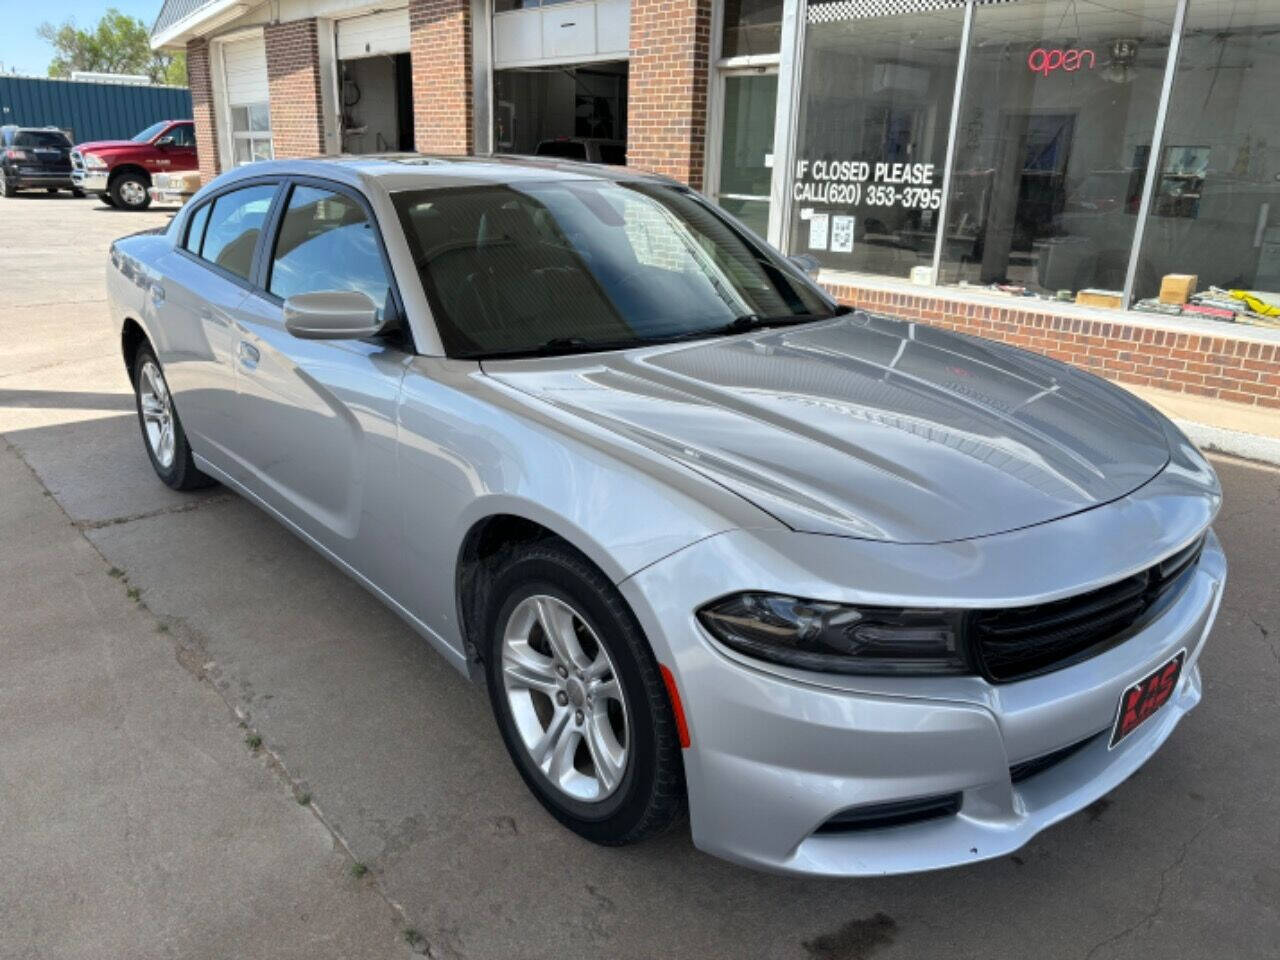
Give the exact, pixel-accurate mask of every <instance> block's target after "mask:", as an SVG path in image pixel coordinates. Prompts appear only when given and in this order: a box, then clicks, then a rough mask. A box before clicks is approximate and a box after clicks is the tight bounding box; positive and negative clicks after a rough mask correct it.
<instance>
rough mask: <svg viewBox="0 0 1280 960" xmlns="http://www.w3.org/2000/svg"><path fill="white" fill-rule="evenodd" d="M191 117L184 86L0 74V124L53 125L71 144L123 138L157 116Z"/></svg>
mask: <svg viewBox="0 0 1280 960" xmlns="http://www.w3.org/2000/svg"><path fill="white" fill-rule="evenodd" d="M190 116H191V91H190V90H188V89H187V88H186V87H148V86H136V85H130V84H119V83H91V82H87V81H83V80H51V79H45V78H43V77H15V76H6V75H2V74H0V124H9V123H15V124H18V125H19V126H23V127H45V126H53V127H60V128H61V129H63V130H67V131H69V132H70V134H71V139H72V141H73V142H75V143H84V142H85V141H87V140H122V139H126V138H128V137H131V136H133V135H134V134H135V133H137V132H138V131H139V130H142V129H143V128H145V127H148V126H150V125H151V124H153V123H155V122H156V121H157V120H181V119H187V118H189V117H190Z"/></svg>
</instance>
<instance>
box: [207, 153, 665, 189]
mask: <svg viewBox="0 0 1280 960" xmlns="http://www.w3.org/2000/svg"><path fill="white" fill-rule="evenodd" d="M273 175H274V176H284V175H292V176H313V177H321V178H324V179H329V180H337V181H339V182H342V183H348V184H351V185H353V186H366V187H375V186H376V187H377V188H379V189H381V190H384V191H386V192H388V193H396V192H399V191H402V190H426V189H434V188H440V187H467V186H488V185H495V184H496V185H501V184H507V183H515V182H521V181H524V182H529V181H534V180H539V181H547V180H600V181H612V182H649V183H668V184H674V183H675V182H676V181H674V180H671V179H669V178H667V177H662V176H659V175H657V174H652V173H647V172H644V171H640V170H629V169H627V168H626V167H619V166H607V165H604V164H596V163H580V162H575V161H572V160H561V159H558V158H556V157H531V156H515V155H499V156H492V157H450V156H433V155H429V154H421V153H382V154H369V155H364V156H354V155H343V156H335V157H307V158H301V159H289V160H266V161H262V162H259V163H251V164H248V165H246V166H243V167H239V168H237V169H236V170H235V171H234V172H232V173H230V174H229V175H228V177H227V178H219V182H220V183H225V182H227V179H228V178H234V179H249V178H254V177H263V176H273Z"/></svg>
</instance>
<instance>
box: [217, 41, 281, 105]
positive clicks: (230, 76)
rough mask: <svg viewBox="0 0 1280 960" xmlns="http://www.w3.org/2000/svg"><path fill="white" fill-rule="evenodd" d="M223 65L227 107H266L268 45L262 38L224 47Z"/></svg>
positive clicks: (233, 42) (267, 97)
mask: <svg viewBox="0 0 1280 960" xmlns="http://www.w3.org/2000/svg"><path fill="white" fill-rule="evenodd" d="M222 63H223V69H224V70H225V71H226V79H227V101H228V102H229V103H233V104H241V103H266V102H267V101H268V100H270V99H271V96H270V93H269V92H268V88H267V45H266V41H264V40H263V39H262V35H261V34H259V35H258V36H256V37H250V38H248V39H246V40H233V41H231V42H230V43H224V44H223V45H222Z"/></svg>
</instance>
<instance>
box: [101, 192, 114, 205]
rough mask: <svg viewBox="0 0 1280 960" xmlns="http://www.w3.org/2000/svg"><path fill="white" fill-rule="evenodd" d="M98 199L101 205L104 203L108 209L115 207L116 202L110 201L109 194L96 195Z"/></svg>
mask: <svg viewBox="0 0 1280 960" xmlns="http://www.w3.org/2000/svg"><path fill="white" fill-rule="evenodd" d="M98 199H99V200H101V201H102V202H103V203H105V204H106V205H107V206H108V207H114V206H115V205H116V202H115V201H114V200H112V199H111V194H109V193H100V194H98Z"/></svg>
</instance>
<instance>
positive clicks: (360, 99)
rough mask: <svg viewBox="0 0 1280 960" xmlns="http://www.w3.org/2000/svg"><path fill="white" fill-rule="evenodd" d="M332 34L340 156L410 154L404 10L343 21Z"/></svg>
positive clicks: (409, 80)
mask: <svg viewBox="0 0 1280 960" xmlns="http://www.w3.org/2000/svg"><path fill="white" fill-rule="evenodd" d="M334 29H335V31H336V39H335V43H336V46H337V53H338V78H339V79H338V86H339V99H338V103H339V105H340V108H341V132H342V152H343V153H386V152H388V151H397V150H412V149H413V78H412V75H411V73H410V69H409V10H408V8H407V7H401V8H399V9H397V10H383V11H380V12H379V13H370V14H365V15H363V16H358V17H348V18H345V19H343V20H339V21H338V22H337V23H336V24H335V25H334Z"/></svg>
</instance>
